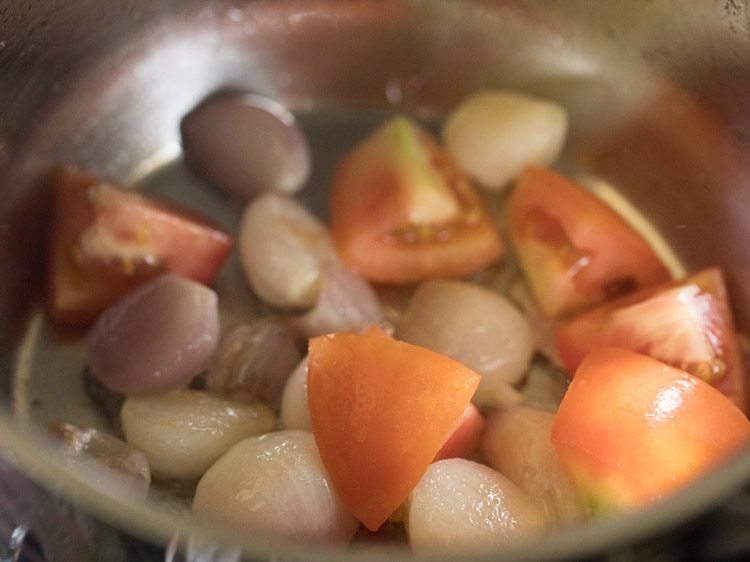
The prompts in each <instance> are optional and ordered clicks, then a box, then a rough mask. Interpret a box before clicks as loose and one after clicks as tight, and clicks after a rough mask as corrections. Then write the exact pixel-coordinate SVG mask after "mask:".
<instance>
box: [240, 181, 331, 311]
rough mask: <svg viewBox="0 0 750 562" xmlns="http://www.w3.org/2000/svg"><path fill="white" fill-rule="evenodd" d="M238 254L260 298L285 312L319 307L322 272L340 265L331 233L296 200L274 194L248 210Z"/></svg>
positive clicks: (243, 220)
mask: <svg viewBox="0 0 750 562" xmlns="http://www.w3.org/2000/svg"><path fill="white" fill-rule="evenodd" d="M239 251H240V260H241V261H242V266H243V268H244V270H245V275H246V276H247V279H248V281H249V282H250V286H251V287H252V288H253V291H254V292H255V294H257V295H258V297H260V298H261V299H262V300H264V301H265V302H267V303H268V304H271V305H274V306H278V307H281V308H305V307H310V306H312V305H313V304H315V301H316V300H317V299H318V292H319V286H320V271H321V267H322V266H323V264H324V263H326V262H327V261H330V260H333V259H335V254H334V250H333V246H332V245H331V240H330V237H329V235H328V230H327V229H326V227H325V226H324V225H323V224H322V223H321V222H320V221H319V220H318V219H317V218H316V217H315V216H313V215H312V214H311V213H310V212H309V211H308V210H307V209H305V208H304V207H303V206H302V205H301V204H300V203H299V202H297V201H296V200H294V199H292V198H290V197H282V196H280V195H274V194H271V193H268V194H265V195H262V196H261V197H258V198H257V199H256V200H255V201H253V202H252V203H250V205H248V206H247V208H246V209H245V213H244V215H243V217H242V224H241V225H240V233H239Z"/></svg>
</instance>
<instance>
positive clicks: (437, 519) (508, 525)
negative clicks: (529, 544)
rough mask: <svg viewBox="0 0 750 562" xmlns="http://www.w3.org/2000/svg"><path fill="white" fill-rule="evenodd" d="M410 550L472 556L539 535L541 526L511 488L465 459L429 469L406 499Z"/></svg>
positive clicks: (530, 505)
mask: <svg viewBox="0 0 750 562" xmlns="http://www.w3.org/2000/svg"><path fill="white" fill-rule="evenodd" d="M407 510H408V514H407V517H406V529H407V533H408V535H409V543H410V544H411V547H412V550H414V552H415V554H417V555H418V556H421V555H428V554H443V555H444V554H446V553H448V552H451V553H458V552H460V553H462V554H466V553H477V552H479V551H482V550H489V549H492V548H497V547H501V546H505V545H508V544H510V543H512V542H514V541H517V540H520V539H523V538H530V537H535V536H537V535H539V534H541V533H542V532H543V531H544V529H545V527H546V521H545V519H544V516H543V515H542V514H541V513H540V512H539V510H538V509H537V508H536V506H535V505H534V504H533V503H532V502H531V500H530V499H529V498H528V497H527V496H526V494H525V493H524V492H522V491H521V489H520V488H518V487H517V486H516V485H515V484H513V483H512V482H511V481H510V480H508V479H507V478H505V476H503V475H502V474H500V473H499V472H497V471H496V470H493V469H492V468H490V467H488V466H485V465H483V464H479V463H476V462H473V461H469V460H465V459H447V460H442V461H438V462H435V463H433V464H431V465H430V467H429V468H428V469H427V472H426V473H425V475H424V476H423V477H422V480H421V481H420V482H419V484H418V485H417V486H416V487H415V488H414V490H413V491H412V493H411V495H410V496H409V500H408V507H407Z"/></svg>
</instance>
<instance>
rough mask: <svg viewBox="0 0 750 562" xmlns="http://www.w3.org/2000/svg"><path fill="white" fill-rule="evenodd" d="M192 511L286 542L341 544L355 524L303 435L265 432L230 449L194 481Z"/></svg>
mask: <svg viewBox="0 0 750 562" xmlns="http://www.w3.org/2000/svg"><path fill="white" fill-rule="evenodd" d="M193 512H195V513H198V514H201V515H206V516H210V517H214V518H216V519H218V520H220V521H222V522H224V523H227V524H229V525H232V526H234V527H238V528H241V529H243V530H246V531H249V532H251V533H257V532H268V533H272V534H276V535H280V536H281V537H282V538H285V539H289V540H307V541H315V542H330V543H345V542H348V541H349V539H351V537H352V536H353V535H354V532H355V531H356V530H357V527H358V525H359V523H358V521H357V520H356V519H355V518H354V516H353V515H352V514H350V513H349V512H348V511H347V510H346V508H345V507H344V504H343V503H342V502H341V499H340V498H339V497H338V495H337V494H336V492H335V491H334V490H333V486H332V485H331V483H330V480H329V478H328V475H327V474H326V472H325V469H324V468H323V463H322V462H321V460H320V456H319V455H318V448H317V446H316V445H315V439H314V437H313V435H312V433H308V432H305V431H279V432H276V433H267V434H266V435H262V436H260V437H252V438H250V439H246V440H244V441H242V442H241V443H238V444H237V445H235V446H234V447H232V449H230V450H229V451H228V452H227V453H226V454H225V455H224V456H223V457H221V459H219V460H218V461H217V462H216V464H214V465H213V466H212V467H211V468H210V469H209V470H208V472H206V474H205V475H204V476H203V478H202V479H201V480H200V482H198V488H197V490H196V492H195V499H194V500H193Z"/></svg>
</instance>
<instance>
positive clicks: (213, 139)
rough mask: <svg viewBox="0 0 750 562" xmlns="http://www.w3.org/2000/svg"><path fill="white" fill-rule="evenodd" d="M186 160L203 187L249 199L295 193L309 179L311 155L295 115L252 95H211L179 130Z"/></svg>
mask: <svg viewBox="0 0 750 562" xmlns="http://www.w3.org/2000/svg"><path fill="white" fill-rule="evenodd" d="M180 130H181V133H182V145H183V149H184V151H185V160H186V162H187V163H188V165H189V166H190V168H191V169H192V170H193V171H194V172H195V173H196V174H198V175H199V176H201V177H202V178H203V179H205V180H206V181H207V182H208V183H210V184H212V185H214V186H216V187H219V188H221V189H224V190H225V191H228V192H229V193H233V194H235V195H239V196H240V197H244V198H247V199H249V198H251V197H253V196H254V195H256V194H257V193H259V192H262V191H276V192H279V193H294V192H296V191H298V190H299V189H300V188H301V187H302V186H303V185H304V183H305V182H306V181H307V178H308V177H309V175H310V150H309V148H308V145H307V141H306V139H305V137H304V135H303V134H302V131H301V130H300V129H299V127H298V126H297V124H296V122H295V119H294V116H293V115H292V114H291V113H290V112H289V111H287V110H286V109H285V108H284V107H282V106H281V105H280V104H278V103H277V102H275V101H273V100H270V99H267V98H263V97H261V96H256V95H252V94H240V93H234V94H232V93H225V94H222V95H214V96H212V97H209V98H208V99H207V100H205V101H204V102H202V103H201V104H200V105H198V106H197V107H196V108H195V109H193V110H192V111H191V112H190V113H188V114H187V115H186V116H185V118H184V119H183V120H182V123H181V125H180Z"/></svg>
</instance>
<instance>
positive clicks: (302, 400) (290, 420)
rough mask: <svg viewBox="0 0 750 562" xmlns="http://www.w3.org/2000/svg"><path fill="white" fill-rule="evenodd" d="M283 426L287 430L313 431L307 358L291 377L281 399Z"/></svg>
mask: <svg viewBox="0 0 750 562" xmlns="http://www.w3.org/2000/svg"><path fill="white" fill-rule="evenodd" d="M281 426H282V427H283V428H285V429H302V430H304V431H312V423H311V422H310V407H309V406H308V403H307V357H305V358H304V359H303V360H302V361H301V362H300V364H299V365H297V368H296V369H294V372H293V373H292V375H291V376H290V377H289V380H287V382H286V386H285V387H284V394H283V395H282V397H281Z"/></svg>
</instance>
